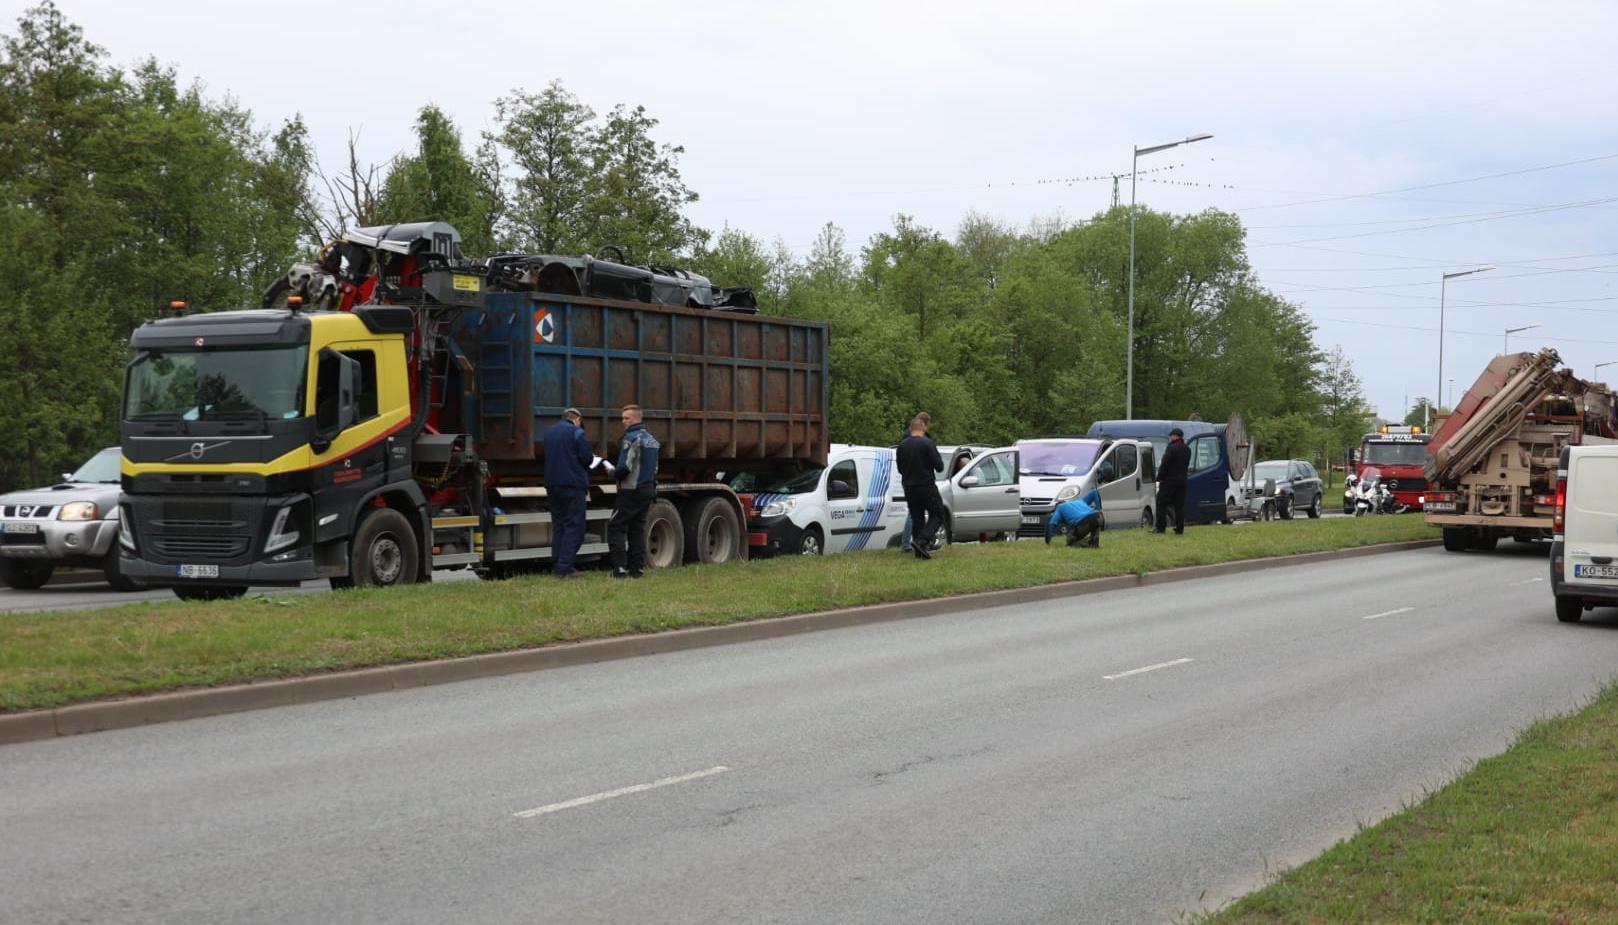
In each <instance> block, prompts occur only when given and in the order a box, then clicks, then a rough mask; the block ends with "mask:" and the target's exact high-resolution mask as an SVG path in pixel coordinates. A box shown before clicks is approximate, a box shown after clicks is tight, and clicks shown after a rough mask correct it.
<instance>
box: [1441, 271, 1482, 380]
mask: <svg viewBox="0 0 1618 925" xmlns="http://www.w3.org/2000/svg"><path fill="white" fill-rule="evenodd" d="M1492 269H1494V267H1478V268H1477V269H1476V270H1461V271H1459V272H1457V273H1445V274H1444V275H1443V276H1442V277H1441V278H1440V279H1439V281H1438V394H1440V395H1442V394H1444V290H1445V289H1446V287H1448V286H1449V281H1450V280H1452V279H1454V278H1455V277H1457V276H1471V275H1472V274H1473V273H1486V272H1488V271H1489V270H1492Z"/></svg>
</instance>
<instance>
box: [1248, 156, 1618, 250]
mask: <svg viewBox="0 0 1618 925" xmlns="http://www.w3.org/2000/svg"><path fill="white" fill-rule="evenodd" d="M1615 156H1618V155H1615ZM1614 202H1618V196H1608V197H1605V198H1602V199H1586V200H1583V201H1580V202H1564V203H1559V204H1557V205H1554V206H1542V207H1540V208H1535V209H1522V210H1519V211H1516V212H1506V213H1501V214H1498V215H1495V216H1494V217H1492V218H1473V219H1466V220H1464V221H1454V222H1435V223H1433V224H1430V225H1416V226H1414V227H1410V228H1390V229H1387V230H1385V231H1362V232H1360V233H1358V234H1339V235H1330V236H1327V237H1322V238H1304V239H1302V240H1299V241H1253V242H1251V246H1252V247H1291V246H1295V245H1298V244H1313V243H1316V242H1318V241H1346V240H1349V239H1351V238H1371V237H1376V236H1377V235H1385V234H1404V233H1405V232H1408V231H1427V230H1429V229H1432V228H1450V227H1454V226H1456V225H1476V224H1479V223H1481V222H1492V221H1500V220H1501V219H1507V218H1520V217H1522V216H1525V215H1544V214H1546V213H1550V212H1565V211H1567V210H1569V209H1584V208H1590V207H1593V206H1604V205H1610V204H1612V203H1614Z"/></svg>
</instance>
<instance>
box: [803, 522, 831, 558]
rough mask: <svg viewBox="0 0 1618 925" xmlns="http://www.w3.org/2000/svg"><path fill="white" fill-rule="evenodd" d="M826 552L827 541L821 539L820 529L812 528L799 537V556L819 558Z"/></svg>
mask: <svg viewBox="0 0 1618 925" xmlns="http://www.w3.org/2000/svg"><path fill="white" fill-rule="evenodd" d="M825 551H826V544H825V541H824V540H822V539H821V538H820V528H819V527H810V528H809V529H807V530H805V531H803V535H802V536H800V537H798V555H800V556H818V555H821V554H822V553H824V552H825Z"/></svg>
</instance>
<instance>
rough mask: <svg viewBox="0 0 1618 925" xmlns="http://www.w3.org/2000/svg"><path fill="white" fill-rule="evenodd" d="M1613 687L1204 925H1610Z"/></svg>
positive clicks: (1615, 899)
mask: <svg viewBox="0 0 1618 925" xmlns="http://www.w3.org/2000/svg"><path fill="white" fill-rule="evenodd" d="M1614 884H1618V687H1609V688H1608V689H1607V690H1606V691H1605V692H1604V693H1603V694H1601V696H1599V697H1598V698H1596V700H1595V701H1594V702H1593V703H1591V704H1590V705H1589V706H1588V707H1586V708H1585V709H1584V710H1581V711H1580V712H1578V713H1577V714H1575V715H1573V716H1570V717H1562V718H1558V719H1552V720H1545V721H1542V722H1539V723H1536V724H1535V725H1534V726H1532V727H1530V728H1529V729H1528V730H1527V731H1526V732H1525V733H1524V734H1523V735H1522V736H1521V737H1520V738H1519V739H1518V741H1517V742H1516V744H1515V745H1513V746H1512V747H1511V749H1510V750H1508V751H1507V752H1506V753H1505V754H1503V755H1499V756H1497V757H1494V758H1490V759H1487V760H1485V761H1482V762H1479V763H1478V765H1477V766H1476V767H1475V768H1473V769H1472V770H1471V771H1469V772H1468V773H1466V774H1464V775H1462V776H1461V777H1460V778H1458V779H1457V780H1455V781H1454V782H1452V783H1451V784H1449V785H1448V786H1446V787H1444V788H1443V789H1441V790H1439V791H1437V792H1436V793H1434V794H1432V795H1431V796H1429V797H1428V798H1426V799H1425V800H1423V801H1422V802H1421V803H1420V804H1418V805H1417V806H1414V807H1412V808H1410V809H1407V810H1405V811H1404V812H1402V813H1399V814H1398V815H1395V816H1393V817H1391V818H1389V819H1387V820H1384V821H1383V822H1381V823H1379V824H1377V825H1375V826H1372V827H1370V828H1367V829H1365V830H1363V831H1361V832H1360V833H1359V834H1357V835H1355V836H1354V837H1353V838H1350V839H1347V840H1345V841H1342V842H1339V843H1338V844H1337V845H1336V846H1335V847H1333V848H1332V849H1331V850H1330V851H1327V852H1326V853H1325V854H1323V855H1321V856H1320V857H1318V858H1316V859H1314V860H1313V861H1310V862H1309V863H1307V864H1304V865H1302V866H1301V867H1298V868H1295V869H1293V870H1291V871H1288V872H1286V873H1284V874H1282V875H1281V876H1280V877H1279V878H1278V879H1277V880H1276V882H1275V883H1273V884H1271V885H1270V886H1268V887H1266V888H1265V889H1262V890H1259V891H1258V892H1256V893H1252V894H1250V895H1248V896H1246V897H1243V898H1242V899H1239V900H1237V901H1236V902H1235V903H1233V904H1232V905H1230V906H1229V907H1227V908H1226V909H1225V910H1223V911H1221V912H1220V913H1218V914H1215V915H1211V916H1205V917H1200V918H1197V919H1195V921H1196V922H1198V923H1199V925H1258V923H1262V925H1271V923H1280V922H1285V923H1288V925H1293V923H1297V925H1313V923H1327V922H1330V923H1367V925H1369V923H1377V925H1383V923H1387V925H1398V923H1428V922H1445V923H1478V925H1483V923H1496V922H1500V923H1518V922H1520V923H1528V922H1536V923H1537V922H1543V923H1559V925H1560V923H1566V925H1572V923H1598V922H1600V923H1607V922H1618V886H1615V885H1614Z"/></svg>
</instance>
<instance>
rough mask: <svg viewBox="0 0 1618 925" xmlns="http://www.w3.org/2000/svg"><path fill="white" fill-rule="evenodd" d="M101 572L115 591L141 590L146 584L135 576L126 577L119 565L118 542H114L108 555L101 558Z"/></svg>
mask: <svg viewBox="0 0 1618 925" xmlns="http://www.w3.org/2000/svg"><path fill="white" fill-rule="evenodd" d="M101 574H102V575H103V576H104V577H105V578H106V579H107V584H109V585H111V586H112V590H114V591H139V590H140V589H141V588H144V587H145V585H143V584H141V583H140V582H138V581H136V580H134V579H133V578H125V577H124V573H123V571H122V570H121V569H120V568H119V567H118V544H116V543H114V544H113V547H112V548H111V549H109V550H107V555H106V557H105V558H104V559H102V560H101Z"/></svg>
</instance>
